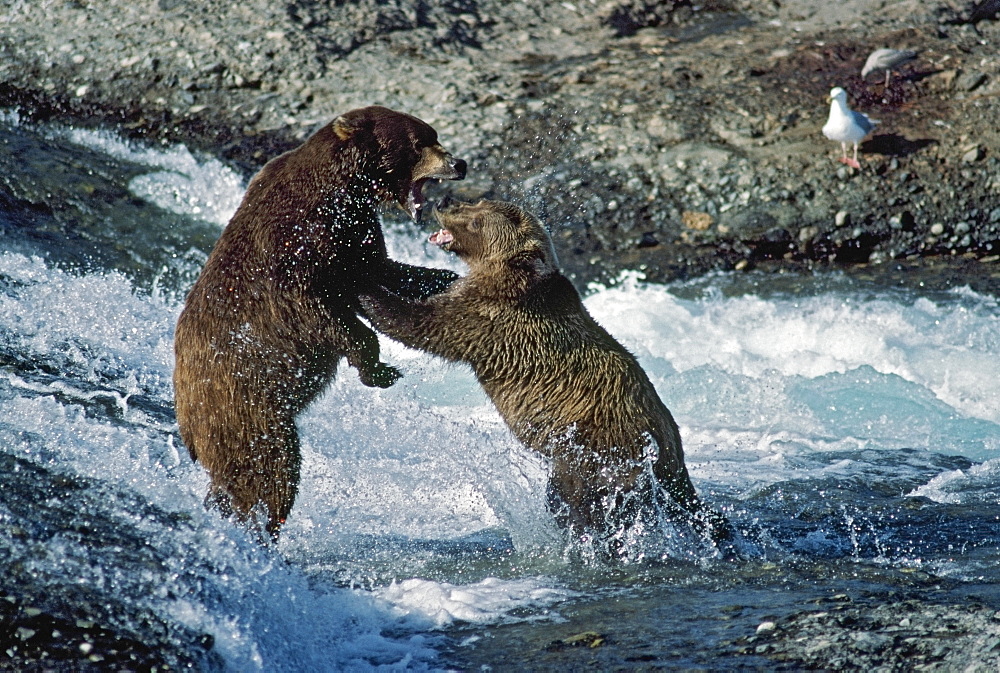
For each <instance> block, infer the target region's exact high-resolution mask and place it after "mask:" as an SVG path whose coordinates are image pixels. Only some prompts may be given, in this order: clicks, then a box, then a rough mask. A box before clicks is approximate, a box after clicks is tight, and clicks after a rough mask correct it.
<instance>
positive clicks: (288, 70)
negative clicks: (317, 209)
mask: <svg viewBox="0 0 1000 673" xmlns="http://www.w3.org/2000/svg"><path fill="white" fill-rule="evenodd" d="M0 7H2V10H0V54H2V56H0V105H3V106H19V107H20V109H21V110H22V113H23V114H25V115H26V116H29V117H31V116H34V117H36V118H46V117H56V118H59V119H63V120H66V119H69V120H75V121H76V122H77V123H101V124H108V123H111V124H114V125H116V126H118V127H120V128H121V129H122V130H123V131H125V132H127V133H130V134H134V135H137V136H145V137H148V138H151V139H155V140H160V139H165V140H182V141H184V142H187V143H188V144H190V145H192V146H194V147H197V148H201V149H204V150H207V151H210V152H212V153H214V154H217V155H221V156H223V157H225V158H227V159H228V160H230V161H232V162H234V163H236V164H238V165H240V166H241V167H242V168H243V169H244V170H246V171H247V172H248V173H249V172H252V171H253V170H255V169H256V168H257V167H259V166H260V165H261V164H262V163H263V162H264V161H266V160H267V159H268V158H269V157H271V156H273V155H274V154H275V153H276V152H278V151H280V150H282V149H284V148H286V147H289V146H291V145H293V144H295V143H297V142H298V141H300V140H301V139H303V138H305V137H306V136H307V135H308V134H309V133H310V132H312V131H313V130H314V129H315V128H316V127H317V125H318V124H322V123H325V122H326V121H328V120H329V119H330V118H331V117H333V116H335V115H336V114H337V113H339V112H341V111H344V110H346V109H350V108H352V107H356V106H359V105H365V104H369V103H376V102H377V103H381V104H384V105H388V106H390V107H396V108H400V109H403V110H406V111H409V112H411V113H414V114H416V115H418V116H420V117H422V118H424V119H426V120H428V121H429V122H431V123H432V124H434V125H435V126H436V127H437V128H438V129H439V131H440V133H441V136H442V137H443V139H444V140H445V142H446V143H447V144H448V145H449V146H450V147H454V148H459V149H460V151H461V152H462V153H463V154H464V155H465V156H466V157H467V158H468V159H469V160H470V165H471V168H472V170H471V171H470V178H471V179H470V180H469V181H467V182H466V183H464V184H462V185H460V186H457V187H449V188H453V189H457V190H458V191H459V193H460V195H464V196H478V195H481V194H492V195H495V196H501V197H510V198H515V199H518V200H521V201H524V202H527V203H528V204H529V205H531V206H532V207H534V208H536V209H537V210H539V211H541V212H542V213H543V214H544V215H545V216H546V218H547V221H548V222H549V224H550V226H551V227H552V228H553V230H554V233H555V234H556V239H557V243H558V247H559V252H560V255H561V259H562V262H563V264H564V265H565V266H566V267H567V269H568V271H569V272H571V274H572V275H573V276H574V277H575V278H576V279H577V281H578V282H580V283H581V284H582V283H585V282H586V281H589V280H594V279H602V278H608V277H613V276H615V275H616V274H617V273H618V272H619V271H620V270H621V269H624V268H638V269H642V270H644V271H646V273H647V274H648V276H649V278H651V279H652V280H662V281H666V280H671V279H676V278H684V277H690V276H694V275H699V274H702V273H704V272H706V271H709V270H714V269H722V270H731V269H737V270H744V269H753V268H762V269H769V270H775V269H777V270H795V271H808V270H811V269H817V268H819V269H825V268H831V267H832V268H843V269H846V270H848V271H851V272H862V273H867V274H874V275H876V276H883V277H892V278H893V280H899V281H900V282H907V278H908V277H912V279H913V280H914V282H918V281H917V279H918V278H919V281H920V282H924V281H928V279H930V282H937V283H940V284H942V285H951V284H955V283H971V284H972V285H973V286H975V287H979V288H981V289H985V290H987V291H995V290H996V289H997V288H998V286H1000V278H998V277H997V276H998V274H1000V266H998V265H997V264H996V262H997V260H998V259H1000V138H998V129H1000V58H998V57H997V56H996V54H997V43H998V40H1000V23H998V22H997V21H993V20H989V19H987V20H980V21H977V22H976V23H975V24H972V23H968V22H967V21H966V20H965V19H966V18H967V17H970V16H971V9H969V8H964V9H963V8H959V9H955V8H952V6H951V5H949V4H946V3H922V2H916V1H908V2H872V1H868V2H861V1H859V0H854V1H852V2H846V3H836V4H830V3H822V2H818V1H815V0H811V1H807V0H795V1H790V2H784V3H781V4H780V6H779V5H778V3H750V2H739V1H736V0H733V1H729V2H721V1H720V2H710V3H706V4H702V5H699V6H694V5H692V4H691V3H689V2H685V1H682V0H678V1H676V2H671V1H664V2H651V1H649V2H643V1H642V0H634V1H628V2H588V1H586V0H584V1H583V2H577V3H543V2H525V3H504V2H499V1H497V2H490V1H481V2H471V1H469V2H451V1H449V2H442V1H432V2H428V3H421V4H420V5H417V6H415V5H414V4H413V3H408V2H402V1H395V2H376V1H375V0H367V1H362V2H355V3H350V4H347V5H343V6H334V5H332V4H331V3H326V2H316V1H310V0H292V1H279V0H248V1H247V2H243V3H239V4H238V5H234V4H231V3H227V2H218V1H197V2H196V1H195V0H140V1H138V2H135V1H132V2H121V1H119V0H103V1H101V2H96V1H89V2H88V1H84V0H74V1H61V0H54V1H52V2H44V3H37V2H27V1H15V2H10V1H8V2H5V3H2V4H0ZM880 46H893V47H912V48H915V49H918V50H919V51H920V56H919V58H918V59H917V60H916V61H914V62H912V63H910V64H907V65H905V66H903V69H902V73H901V74H899V75H896V76H894V77H893V78H892V83H891V84H890V87H889V88H888V89H885V88H884V86H883V80H882V78H880V77H877V76H876V77H870V78H869V81H867V82H863V81H862V80H861V77H860V70H861V66H862V65H863V63H864V60H865V58H866V56H867V54H868V53H869V52H870V51H871V50H872V49H874V48H877V47H880ZM834 85H838V86H842V87H844V88H846V89H847V91H848V93H849V96H850V99H851V104H852V106H854V107H855V108H856V109H860V110H863V111H865V112H867V113H868V114H869V115H870V116H872V117H873V118H876V119H879V120H881V124H880V125H879V127H878V129H877V132H876V134H875V135H874V136H873V137H870V138H869V139H868V140H867V141H865V142H864V143H863V145H862V169H861V170H860V171H855V170H853V169H850V168H848V167H846V166H843V165H841V164H839V163H837V162H836V161H835V159H836V157H837V156H838V153H839V147H837V145H836V143H831V142H830V141H828V140H826V139H825V138H823V137H822V135H821V134H820V131H819V129H820V127H821V126H822V124H823V122H824V121H825V117H826V113H827V105H826V102H825V96H826V94H827V93H828V91H829V89H830V88H831V87H832V86H834ZM928 259H932V260H936V261H937V264H934V265H931V266H932V268H931V272H930V273H928V272H927V271H926V267H927V266H928V265H927V264H926V260H928Z"/></svg>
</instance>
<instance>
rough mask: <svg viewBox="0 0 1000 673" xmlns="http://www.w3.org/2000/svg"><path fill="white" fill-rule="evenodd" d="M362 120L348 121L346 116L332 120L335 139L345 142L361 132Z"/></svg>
mask: <svg viewBox="0 0 1000 673" xmlns="http://www.w3.org/2000/svg"><path fill="white" fill-rule="evenodd" d="M361 126H362V120H361V119H360V118H357V117H355V118H354V119H349V118H348V117H347V115H340V116H339V117H337V118H336V119H334V120H333V132H334V133H336V134H337V137H338V138H340V139H341V140H347V139H349V138H350V137H351V136H353V135H354V134H355V133H357V132H358V131H360V130H361Z"/></svg>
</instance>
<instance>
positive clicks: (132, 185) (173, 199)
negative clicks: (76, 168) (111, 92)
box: [51, 129, 245, 226]
mask: <svg viewBox="0 0 1000 673" xmlns="http://www.w3.org/2000/svg"><path fill="white" fill-rule="evenodd" d="M51 133H53V134H58V135H61V136H62V137H63V138H65V139H66V140H67V141H69V142H71V143H75V144H77V145H82V146H84V147H88V148H90V149H94V150H97V151H99V152H103V153H105V154H107V155H109V156H111V157H115V158H117V159H121V160H124V161H128V162H131V163H135V164H140V165H144V166H149V167H150V168H151V169H155V170H152V171H150V172H149V173H146V174H143V175H139V176H136V177H134V178H132V180H131V181H130V182H129V191H131V192H132V193H133V194H134V195H135V196H137V197H139V198H141V199H145V200H147V201H149V202H151V203H154V204H156V205H158V206H159V207H161V208H163V209H165V210H169V211H171V212H175V213H178V214H181V215H188V216H190V217H194V218H196V219H201V220H205V221H207V222H214V223H216V224H218V225H219V226H224V225H225V224H226V223H227V222H228V221H229V219H230V218H231V217H232V216H233V213H234V212H236V208H237V206H239V205H240V201H241V200H242V199H243V192H244V190H245V185H244V184H243V179H242V177H240V175H239V174H238V173H237V172H236V171H234V170H233V169H231V168H229V167H228V166H226V165H225V164H223V163H222V162H221V161H219V160H218V159H213V158H208V157H200V158H199V157H196V156H194V155H193V154H192V153H191V152H190V150H188V149H187V148H186V147H184V146H183V145H171V146H167V147H162V148H157V149H150V148H148V147H142V146H139V145H137V144H134V143H130V142H126V141H124V140H122V139H121V138H119V137H118V136H116V135H114V134H112V133H109V132H107V131H91V130H86V129H65V130H62V131H51Z"/></svg>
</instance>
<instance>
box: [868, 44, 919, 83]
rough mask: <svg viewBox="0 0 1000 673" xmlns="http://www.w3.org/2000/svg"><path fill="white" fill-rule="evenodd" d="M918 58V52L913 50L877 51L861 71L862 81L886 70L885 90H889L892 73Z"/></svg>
mask: <svg viewBox="0 0 1000 673" xmlns="http://www.w3.org/2000/svg"><path fill="white" fill-rule="evenodd" d="M916 57H917V52H915V51H913V50H912V49H876V50H875V51H873V52H872V53H871V54H869V55H868V60H867V61H865V67H863V68H862V69H861V79H865V78H866V77H868V75H869V73H872V72H875V71H876V70H885V88H887V89H888V88H889V75H890V74H892V71H893V70H895V69H896V68H898V67H899V66H901V65H903V64H904V63H909V62H910V61H912V60H913V59H915V58H916Z"/></svg>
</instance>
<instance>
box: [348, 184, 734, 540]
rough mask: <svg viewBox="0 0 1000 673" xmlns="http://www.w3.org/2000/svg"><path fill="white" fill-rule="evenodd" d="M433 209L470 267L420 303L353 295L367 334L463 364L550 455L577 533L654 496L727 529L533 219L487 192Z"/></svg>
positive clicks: (656, 401)
mask: <svg viewBox="0 0 1000 673" xmlns="http://www.w3.org/2000/svg"><path fill="white" fill-rule="evenodd" d="M436 215H437V218H438V220H439V222H440V224H441V226H442V227H443V228H442V229H441V231H439V232H437V233H436V234H434V235H433V236H432V237H431V241H432V242H434V243H436V244H438V245H440V246H442V247H443V248H445V249H447V250H450V251H451V252H454V253H456V254H458V256H459V257H460V258H461V259H462V260H463V261H464V262H465V263H466V264H467V265H468V267H469V271H468V274H467V275H466V276H464V277H462V278H460V279H459V280H457V281H455V282H454V283H453V284H452V285H451V286H450V287H449V288H448V289H447V290H445V291H444V292H442V293H440V294H436V295H433V296H430V297H428V298H426V299H408V298H405V297H401V296H399V295H398V293H394V292H392V291H389V290H387V289H381V290H379V291H377V292H375V293H373V294H369V295H362V305H363V307H364V309H365V312H366V313H367V315H368V316H369V319H370V320H371V321H372V324H373V325H374V326H375V327H376V329H378V330H379V331H381V332H383V333H385V334H386V335H388V336H390V337H392V338H393V339H396V340H398V341H400V342H402V343H404V344H406V345H407V346H410V347H412V348H417V349H420V350H424V351H428V352H430V353H434V354H436V355H439V356H441V357H443V358H446V359H448V360H451V361H455V362H465V363H468V364H469V365H471V366H472V370H473V372H474V373H475V375H476V378H477V379H478V380H479V382H480V383H481V384H482V386H483V388H484V390H485V392H486V394H487V395H488V396H489V397H490V399H491V400H492V401H493V403H494V404H495V405H496V407H497V409H498V410H499V412H500V414H501V416H503V419H504V420H505V421H506V423H507V426H508V427H509V428H510V430H511V431H512V432H513V434H514V435H515V436H516V437H517V439H519V440H520V441H521V442H522V443H523V444H525V445H526V446H528V447H530V448H532V449H534V450H536V451H538V452H540V453H541V454H542V455H544V456H546V457H548V458H549V459H550V460H551V465H552V475H551V481H550V494H551V495H554V496H555V498H554V506H555V507H556V514H557V518H558V520H559V521H560V522H561V523H562V524H563V525H565V526H567V527H568V528H569V529H570V530H572V531H573V532H574V533H576V534H578V535H590V534H594V533H596V534H598V535H600V536H607V535H608V534H613V533H615V532H616V531H621V530H622V529H623V527H628V526H629V525H631V524H632V523H634V522H635V521H637V519H636V517H637V516H641V515H642V513H649V512H650V511H653V510H655V509H656V507H657V503H658V502H659V504H660V505H665V507H666V509H667V510H668V511H670V512H671V513H672V514H674V515H677V514H680V513H681V509H679V508H682V509H683V510H684V511H686V513H687V514H686V515H685V516H684V518H687V519H690V521H691V523H692V524H693V525H694V527H695V528H696V529H697V530H699V531H702V532H706V533H708V534H710V535H711V536H712V538H713V539H715V540H717V541H718V540H722V539H725V538H727V537H728V536H729V532H728V526H727V524H726V522H725V520H724V519H723V518H722V517H721V515H719V514H717V513H716V512H714V511H713V510H711V509H710V508H708V507H706V506H705V505H704V504H703V503H702V502H701V500H700V499H699V498H698V495H697V493H696V492H695V489H694V487H693V486H692V484H691V480H690V478H689V477H688V472H687V469H686V467H685V465H684V456H683V452H682V449H681V438H680V434H679V432H678V429H677V424H676V423H675V422H674V419H673V417H672V416H671V415H670V412H669V411H668V410H667V408H666V406H664V404H663V402H662V401H661V400H660V397H659V396H658V395H657V393H656V390H655V389H654V388H653V385H652V383H651V382H650V381H649V378H648V377H647V376H646V374H645V372H644V371H643V370H642V368H641V367H640V366H639V363H638V362H637V361H636V359H635V357H633V356H632V354H631V353H629V352H628V351H627V350H626V349H625V348H624V347H623V346H622V345H621V344H619V343H618V342H617V341H615V339H614V338H613V337H612V336H611V335H610V334H608V332H607V331H605V330H604V328H602V327H601V326H600V325H599V324H598V323H597V322H595V321H594V319H593V318H592V317H591V316H590V314H589V313H588V312H587V310H586V308H585V307H584V306H583V303H582V302H581V300H580V295H579V294H578V293H577V291H576V289H575V288H574V287H573V285H572V284H571V283H570V281H569V280H568V279H567V278H566V277H565V276H564V275H562V273H560V271H559V269H558V268H557V266H556V259H555V253H554V252H553V249H552V243H551V239H550V238H549V236H548V234H547V232H546V231H545V229H544V228H543V227H542V225H541V223H540V222H539V221H538V220H537V219H536V218H535V217H533V216H532V215H530V214H528V213H526V212H524V211H523V210H521V209H520V208H518V207H517V206H514V205H512V204H509V203H502V202H496V201H485V200H484V201H479V202H478V203H475V204H468V203H454V204H452V205H448V206H441V207H440V208H439V210H437V211H436ZM644 475H645V477H651V478H645V477H644ZM654 484H657V485H659V486H660V487H662V489H663V490H665V491H666V492H667V493H668V494H669V496H670V499H669V500H668V501H667V502H665V503H664V502H663V498H662V497H658V496H657V493H656V491H657V490H658V489H655V488H653V485H654ZM678 506H679V508H678Z"/></svg>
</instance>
